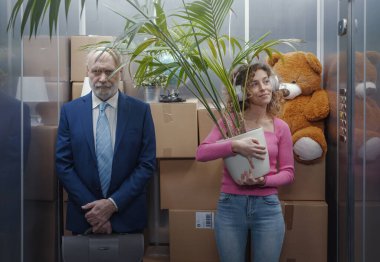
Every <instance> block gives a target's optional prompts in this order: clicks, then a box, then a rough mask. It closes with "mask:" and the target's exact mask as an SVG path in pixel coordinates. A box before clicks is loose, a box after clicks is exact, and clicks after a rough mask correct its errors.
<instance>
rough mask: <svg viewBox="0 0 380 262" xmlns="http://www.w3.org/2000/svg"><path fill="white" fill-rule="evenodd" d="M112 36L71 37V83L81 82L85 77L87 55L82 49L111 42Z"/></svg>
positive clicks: (86, 51)
mask: <svg viewBox="0 0 380 262" xmlns="http://www.w3.org/2000/svg"><path fill="white" fill-rule="evenodd" d="M113 39H114V37H112V36H93V35H91V36H71V75H70V80H71V81H72V82H81V81H83V79H84V77H85V76H87V54H88V52H89V50H83V47H84V46H86V45H90V44H96V43H98V42H102V41H113Z"/></svg>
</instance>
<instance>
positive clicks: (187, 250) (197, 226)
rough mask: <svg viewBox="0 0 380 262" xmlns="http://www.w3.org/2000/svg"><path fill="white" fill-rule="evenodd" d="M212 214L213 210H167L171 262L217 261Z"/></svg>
mask: <svg viewBox="0 0 380 262" xmlns="http://www.w3.org/2000/svg"><path fill="white" fill-rule="evenodd" d="M214 214H215V211H214V210H211V211H200V210H169V228H170V229H169V237H170V261H171V262H206V261H207V262H214V261H215V262H216V261H219V257H218V252H217V249H216V242H215V237H214V229H213V228H214Z"/></svg>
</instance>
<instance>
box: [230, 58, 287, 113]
mask: <svg viewBox="0 0 380 262" xmlns="http://www.w3.org/2000/svg"><path fill="white" fill-rule="evenodd" d="M257 70H263V71H265V72H266V73H267V75H268V77H269V80H270V82H271V85H272V99H271V101H270V102H269V104H268V105H267V112H268V113H269V114H271V115H272V116H278V115H280V114H281V112H282V104H283V99H284V98H283V95H282V92H280V91H278V86H279V83H278V79H277V76H276V75H275V74H274V72H273V70H272V68H271V67H270V66H269V65H267V64H264V63H255V64H252V65H250V66H247V65H242V66H240V67H239V68H238V69H237V70H236V71H235V73H234V74H233V75H232V77H231V81H232V83H233V85H234V86H235V87H236V88H239V86H240V88H241V90H239V91H241V93H242V94H243V93H244V89H245V93H246V98H245V101H244V109H247V108H249V106H250V103H249V98H250V97H251V96H252V92H251V90H250V89H249V88H247V84H248V81H250V79H251V78H253V77H254V76H255V73H256V71H257ZM237 91H238V90H237ZM227 106H228V107H231V106H232V101H231V100H230V99H228V101H227ZM242 107H243V101H240V108H242Z"/></svg>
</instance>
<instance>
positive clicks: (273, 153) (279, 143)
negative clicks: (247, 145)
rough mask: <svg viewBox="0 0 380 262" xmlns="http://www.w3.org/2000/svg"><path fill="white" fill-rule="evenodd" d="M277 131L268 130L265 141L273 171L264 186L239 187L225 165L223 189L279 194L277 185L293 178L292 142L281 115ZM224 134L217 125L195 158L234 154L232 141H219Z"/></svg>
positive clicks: (247, 193)
mask: <svg viewBox="0 0 380 262" xmlns="http://www.w3.org/2000/svg"><path fill="white" fill-rule="evenodd" d="M273 123H274V132H269V131H265V133H264V134H265V140H266V143H267V150H268V154H269V164H270V170H269V173H268V174H267V175H266V178H265V185H264V186H260V187H259V186H246V185H244V186H240V185H238V184H236V183H235V182H234V181H233V179H232V178H231V176H230V174H229V172H228V170H227V168H226V166H224V170H223V178H222V186H221V192H224V193H229V194H237V195H255V196H267V195H272V194H277V193H278V191H277V187H278V186H281V185H286V184H289V183H291V182H293V180H294V160H293V142H292V137H291V134H290V130H289V127H288V125H287V124H286V123H285V122H284V121H283V120H281V119H279V118H274V121H273ZM222 139H223V137H222V135H221V133H220V131H219V129H218V128H217V127H216V126H214V128H213V129H212V130H211V132H210V133H209V135H208V136H207V137H206V138H205V140H204V141H203V142H202V143H201V144H200V145H199V147H198V150H197V153H196V159H197V160H198V161H202V162H205V161H211V160H215V159H218V158H225V157H228V156H231V155H235V153H234V152H233V151H232V141H231V140H226V141H222V142H221V141H220V140H222Z"/></svg>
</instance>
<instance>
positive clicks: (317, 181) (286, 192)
mask: <svg viewBox="0 0 380 262" xmlns="http://www.w3.org/2000/svg"><path fill="white" fill-rule="evenodd" d="M325 163H326V159H325V158H323V159H322V160H321V161H320V162H318V163H316V164H313V165H305V164H301V163H298V162H297V161H295V163H294V170H295V175H294V177H295V180H294V182H293V183H292V184H290V185H286V186H280V187H279V188H278V192H279V198H280V199H281V200H309V201H325V188H326V185H325V179H326V170H325V168H326V166H325Z"/></svg>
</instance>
